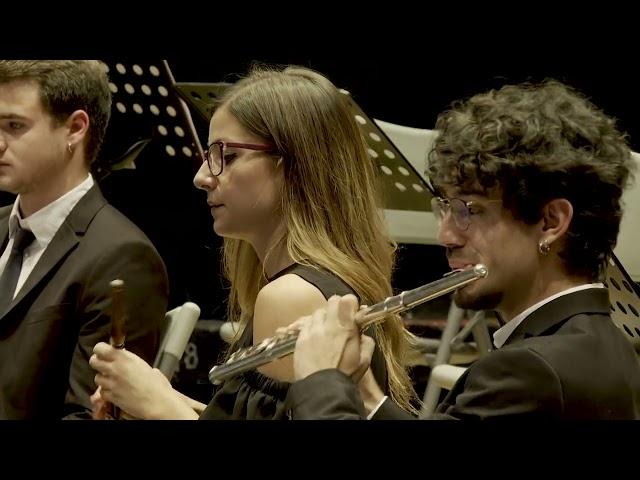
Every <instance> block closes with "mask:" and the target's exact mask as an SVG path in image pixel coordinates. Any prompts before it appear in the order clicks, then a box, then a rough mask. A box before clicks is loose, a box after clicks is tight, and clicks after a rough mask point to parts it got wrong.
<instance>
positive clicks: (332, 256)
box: [91, 67, 414, 419]
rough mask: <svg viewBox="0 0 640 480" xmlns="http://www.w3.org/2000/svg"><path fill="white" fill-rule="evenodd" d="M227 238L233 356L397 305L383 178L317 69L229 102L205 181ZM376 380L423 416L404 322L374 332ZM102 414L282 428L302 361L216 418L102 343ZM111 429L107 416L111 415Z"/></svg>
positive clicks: (251, 380) (253, 375)
mask: <svg viewBox="0 0 640 480" xmlns="http://www.w3.org/2000/svg"><path fill="white" fill-rule="evenodd" d="M194 184H195V185H196V187H198V188H200V189H202V190H204V191H205V192H206V194H207V203H208V204H209V206H210V207H211V215H212V217H213V228H214V230H215V232H216V233H217V234H218V235H220V236H222V237H224V253H223V256H224V272H225V275H226V277H227V279H228V281H229V283H230V293H229V301H228V319H229V320H230V321H234V322H239V325H240V326H241V327H240V332H239V333H238V335H237V336H236V338H235V339H234V341H233V342H232V344H231V346H230V349H229V354H232V353H233V352H234V351H236V350H238V349H239V348H244V347H248V346H250V345H252V344H258V343H260V342H261V341H262V340H263V339H265V338H268V337H271V336H273V335H274V333H275V331H276V329H278V328H279V327H284V326H287V325H289V324H290V323H292V322H294V321H295V320H296V319H298V318H299V317H301V316H304V315H309V314H311V313H313V312H314V311H315V310H316V309H318V308H320V307H323V306H324V305H325V304H326V301H327V299H328V298H329V297H330V296H332V295H336V294H337V295H345V294H348V293H353V294H355V295H356V296H357V297H358V298H359V299H360V302H361V303H363V304H372V303H375V302H378V301H380V300H381V299H383V298H385V297H387V296H389V295H390V294H391V293H392V291H391V285H390V278H391V272H392V267H393V262H394V250H395V247H394V245H393V243H392V241H391V240H390V239H389V238H388V236H387V234H386V231H385V226H384V220H383V218H382V214H381V210H380V209H379V207H380V204H379V198H378V189H377V177H376V171H375V168H374V165H373V163H372V162H371V160H370V159H369V156H368V153H367V148H366V144H365V142H364V140H363V138H362V136H361V133H360V130H359V128H358V126H357V124H356V122H355V119H354V117H353V115H352V114H351V113H350V111H349V109H348V106H347V103H346V101H345V99H344V95H343V94H341V93H340V92H339V91H338V90H337V89H336V87H335V86H334V85H333V84H332V83H331V82H330V81H329V80H327V79H326V78H325V77H323V76H322V75H320V74H318V73H316V72H313V71H311V70H308V69H305V68H298V67H289V68H286V69H284V70H282V71H277V70H270V69H255V70H253V71H252V72H251V73H250V75H249V76H248V77H246V78H244V79H242V80H240V81H239V82H237V83H236V84H235V85H233V86H232V87H231V88H230V89H229V90H228V91H227V92H226V94H225V95H224V97H223V98H222V99H221V101H220V103H219V105H218V106H217V109H216V110H215V112H214V114H213V117H212V119H211V123H210V129H209V143H208V148H207V149H206V153H205V161H204V162H203V164H202V166H201V168H200V170H199V171H198V173H197V175H196V176H195V179H194ZM369 333H370V334H371V336H372V337H373V338H374V340H375V342H376V351H375V353H374V360H373V363H372V372H373V375H374V376H375V377H376V379H377V381H378V382H379V383H380V384H381V385H384V386H386V391H387V394H388V395H389V396H390V397H391V398H392V399H394V400H395V401H396V402H397V403H398V404H399V405H401V406H403V407H404V408H405V409H407V410H409V411H412V410H413V409H412V406H411V403H410V402H411V400H412V398H413V396H414V392H413V388H412V386H411V382H410V379H409V377H408V375H407V373H406V371H405V369H404V366H403V364H402V358H403V357H404V351H405V348H406V345H407V340H408V338H409V337H408V335H409V334H408V333H407V332H406V330H404V328H403V326H402V323H401V321H400V319H399V318H398V317H394V318H391V319H389V320H388V321H386V322H384V323H382V324H381V325H378V326H376V327H375V328H373V329H372V331H371V332H369ZM94 352H95V354H94V356H93V357H92V358H91V365H92V366H93V367H94V368H95V369H96V370H98V374H97V375H96V383H97V385H99V389H98V391H97V392H96V394H94V396H93V397H92V400H93V401H94V406H95V410H96V411H99V407H100V406H101V405H102V404H103V403H104V401H108V402H113V403H114V404H116V405H117V406H119V407H120V408H122V409H123V410H124V411H125V412H127V413H128V414H130V415H132V416H134V417H137V418H150V419H156V418H174V419H188V418H198V413H197V411H199V410H204V411H203V412H202V413H201V415H200V418H204V419H281V418H286V411H285V410H286V407H285V398H286V395H287V391H288V388H289V385H290V382H291V381H292V380H293V365H292V357H291V356H290V357H285V358H282V359H280V360H276V361H274V362H272V363H270V364H267V365H264V366H262V367H260V368H259V369H258V370H257V371H250V372H248V373H246V374H243V375H240V376H238V377H235V378H232V379H229V380H227V381H225V382H224V383H223V384H222V385H221V386H219V387H217V388H216V390H215V392H214V396H213V398H212V400H211V402H210V403H209V405H208V406H206V408H205V406H204V405H202V404H198V402H195V401H193V400H191V399H188V398H187V397H185V396H184V395H182V394H180V393H178V392H176V391H175V390H173V389H172V388H171V385H170V384H169V382H168V381H167V380H166V379H165V378H164V377H163V376H162V375H161V374H160V373H159V372H158V371H157V370H153V369H152V368H151V367H150V366H149V365H147V364H146V363H144V362H143V361H142V360H140V359H139V358H138V357H135V355H133V354H131V353H130V352H127V351H122V350H116V349H113V348H111V347H110V346H109V345H107V344H104V343H101V344H98V345H97V346H96V347H95V349H94ZM97 415H98V416H99V412H98V413H97Z"/></svg>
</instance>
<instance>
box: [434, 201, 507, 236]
mask: <svg viewBox="0 0 640 480" xmlns="http://www.w3.org/2000/svg"><path fill="white" fill-rule="evenodd" d="M500 202H501V200H487V203H500ZM475 205H477V203H476V202H473V201H469V202H465V201H464V200H462V199H461V198H442V197H435V196H434V197H433V198H432V199H431V210H432V211H433V215H434V216H435V217H436V220H438V222H442V220H444V217H445V215H446V214H447V213H448V212H451V216H452V217H453V221H454V222H455V224H456V227H458V228H459V229H460V230H463V231H464V230H467V229H468V228H469V225H471V215H472V214H473V213H475V212H474V211H473V210H474V208H473V207H474V206H475Z"/></svg>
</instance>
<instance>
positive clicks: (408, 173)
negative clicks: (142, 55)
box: [175, 82, 431, 212]
mask: <svg viewBox="0 0 640 480" xmlns="http://www.w3.org/2000/svg"><path fill="white" fill-rule="evenodd" d="M230 85H231V84H230V83H182V82H178V83H176V85H175V87H176V91H177V92H178V94H179V95H180V96H181V97H182V98H183V99H184V100H185V101H186V102H187V104H189V105H190V106H191V107H193V110H194V111H195V112H196V113H197V114H198V116H199V117H200V118H201V119H203V120H206V121H207V122H208V121H209V120H210V119H211V115H212V107H213V105H214V103H215V100H216V99H217V98H219V96H220V95H221V94H222V93H223V92H224V91H225V89H226V88H228V87H229V86H230ZM340 93H342V94H343V95H344V97H345V99H346V101H347V105H348V106H349V109H350V110H351V112H352V114H353V116H354V118H355V120H356V123H357V124H358V127H360V130H361V131H362V135H363V137H364V138H365V140H366V142H367V145H368V151H369V156H370V157H371V158H372V159H373V160H374V161H375V162H376V163H377V164H378V167H379V168H380V172H381V179H382V184H383V196H384V197H383V200H384V207H385V208H387V209H391V210H412V211H427V212H428V211H431V193H430V191H429V187H428V186H427V184H426V182H425V181H424V179H423V178H422V177H421V176H420V174H419V173H418V172H417V171H416V170H415V168H414V167H413V165H411V163H410V162H409V161H408V160H407V159H406V157H405V156H404V155H403V154H402V153H401V152H400V150H398V148H397V147H396V146H395V145H394V144H393V142H392V141H391V140H390V139H389V137H388V136H387V135H386V134H385V133H384V132H383V131H382V130H381V129H380V127H378V125H376V123H375V122H374V121H372V120H371V118H369V116H368V115H367V114H366V113H364V112H363V110H362V109H361V108H360V106H358V104H357V103H356V102H355V101H354V100H353V98H352V97H351V95H350V93H349V92H348V91H346V90H340Z"/></svg>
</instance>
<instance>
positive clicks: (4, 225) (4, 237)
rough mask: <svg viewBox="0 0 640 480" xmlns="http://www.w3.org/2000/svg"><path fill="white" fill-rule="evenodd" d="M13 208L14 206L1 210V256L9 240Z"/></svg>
mask: <svg viewBox="0 0 640 480" xmlns="http://www.w3.org/2000/svg"><path fill="white" fill-rule="evenodd" d="M12 208H13V205H8V206H6V207H4V208H0V255H2V253H3V252H4V249H5V247H6V245H7V241H8V240H9V215H10V214H11V209H12Z"/></svg>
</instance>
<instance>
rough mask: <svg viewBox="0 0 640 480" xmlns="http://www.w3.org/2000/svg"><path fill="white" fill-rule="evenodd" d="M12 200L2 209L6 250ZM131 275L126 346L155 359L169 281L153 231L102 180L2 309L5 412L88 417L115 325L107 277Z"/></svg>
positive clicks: (0, 406) (0, 397)
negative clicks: (122, 208) (94, 359)
mask: <svg viewBox="0 0 640 480" xmlns="http://www.w3.org/2000/svg"><path fill="white" fill-rule="evenodd" d="M10 213H11V206H8V207H3V208H1V209H0V245H3V247H2V249H0V252H1V251H3V250H4V248H5V247H6V244H7V240H8V228H9V227H8V221H9V214H10ZM116 278H121V279H122V280H124V282H125V293H124V302H125V313H126V316H127V318H126V334H127V339H126V345H127V349H129V350H131V351H133V352H135V353H137V354H138V355H140V356H141V357H142V358H144V359H145V360H147V361H148V362H153V360H154V357H155V354H156V352H157V348H158V345H159V337H160V334H161V331H162V329H163V327H164V314H165V312H166V308H167V298H168V280H167V273H166V269H165V266H164V263H163V262H162V260H161V258H160V256H159V255H158V253H157V251H156V250H155V248H154V247H153V245H151V242H150V241H149V240H148V238H147V237H146V236H145V235H144V234H143V233H142V232H141V231H140V230H139V229H138V228H137V227H136V226H135V225H133V223H131V222H130V221H129V220H128V219H127V218H126V217H125V216H124V215H122V214H121V213H120V212H118V211H117V210H116V209H115V208H113V207H112V206H110V205H109V204H107V202H106V200H105V199H104V197H103V196H102V194H101V193H100V190H99V188H98V187H97V186H95V185H94V187H93V188H92V189H91V190H89V191H88V192H87V194H86V195H85V196H84V197H82V199H81V200H80V201H79V202H78V203H77V204H76V206H75V207H74V209H73V210H72V211H71V212H70V214H69V216H68V217H67V218H66V220H65V221H64V223H63V224H62V225H61V227H60V228H59V229H58V231H57V232H56V234H55V236H54V238H53V239H52V241H51V243H50V244H49V245H48V246H47V249H46V250H45V251H44V253H43V254H42V257H40V259H39V261H38V263H37V265H36V266H35V268H34V270H33V271H32V272H31V274H30V275H29V277H28V278H27V280H26V282H25V284H24V285H23V286H22V288H21V289H20V291H19V292H18V295H17V296H16V298H15V299H14V300H13V302H12V303H11V305H10V306H9V309H8V310H7V312H6V313H5V314H4V315H2V316H0V418H1V419H26V418H62V417H65V416H72V417H74V416H75V417H80V418H82V417H89V412H90V410H91V404H90V402H89V396H90V395H91V393H93V392H94V391H95V389H96V386H95V384H94V380H93V379H94V376H95V374H96V372H95V371H94V370H93V369H92V368H91V367H90V366H89V363H88V362H89V357H90V356H91V355H92V351H93V347H94V345H95V344H96V343H98V342H100V341H108V339H109V333H110V305H111V298H110V287H109V282H110V281H111V280H114V279H116Z"/></svg>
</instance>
